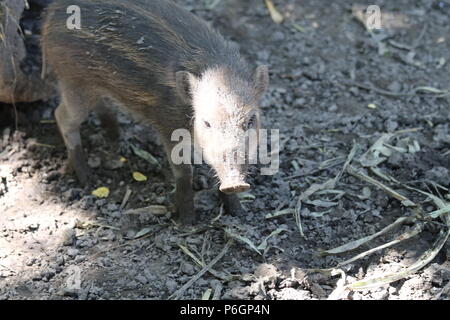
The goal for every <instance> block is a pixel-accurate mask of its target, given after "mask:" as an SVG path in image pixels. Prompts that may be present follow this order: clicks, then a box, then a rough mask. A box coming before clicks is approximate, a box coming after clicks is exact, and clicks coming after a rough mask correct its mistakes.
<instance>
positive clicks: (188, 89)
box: [175, 71, 197, 103]
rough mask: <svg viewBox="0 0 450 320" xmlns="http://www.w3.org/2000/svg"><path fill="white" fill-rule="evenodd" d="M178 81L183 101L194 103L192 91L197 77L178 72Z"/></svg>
mask: <svg viewBox="0 0 450 320" xmlns="http://www.w3.org/2000/svg"><path fill="white" fill-rule="evenodd" d="M175 78H176V81H177V91H178V94H179V96H180V98H181V99H183V101H184V102H186V103H191V102H192V91H193V90H192V89H193V86H194V84H195V82H196V79H197V78H196V77H195V76H194V75H193V74H192V73H190V72H188V71H178V72H177V73H176V74H175Z"/></svg>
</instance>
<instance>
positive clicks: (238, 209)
mask: <svg viewBox="0 0 450 320" xmlns="http://www.w3.org/2000/svg"><path fill="white" fill-rule="evenodd" d="M219 197H220V201H222V203H223V208H224V210H225V212H226V213H228V214H231V215H232V216H240V215H243V214H244V209H243V208H242V205H241V201H240V200H239V197H238V196H237V195H236V194H225V193H223V192H221V191H219Z"/></svg>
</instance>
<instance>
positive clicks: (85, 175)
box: [69, 146, 91, 186]
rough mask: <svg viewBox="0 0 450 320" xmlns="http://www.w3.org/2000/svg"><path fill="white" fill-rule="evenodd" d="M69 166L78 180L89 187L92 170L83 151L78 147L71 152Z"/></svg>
mask: <svg viewBox="0 0 450 320" xmlns="http://www.w3.org/2000/svg"><path fill="white" fill-rule="evenodd" d="M69 164H70V166H71V167H72V169H73V171H75V174H76V176H77V178H78V181H80V183H81V184H82V185H84V186H87V185H89V182H90V177H91V170H90V169H89V167H88V165H87V163H86V161H85V156H84V152H83V149H81V147H80V146H77V147H76V148H75V150H74V151H69Z"/></svg>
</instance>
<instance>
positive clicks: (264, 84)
mask: <svg viewBox="0 0 450 320" xmlns="http://www.w3.org/2000/svg"><path fill="white" fill-rule="evenodd" d="M268 87H269V67H268V66H259V67H258V68H256V72H255V89H256V94H257V95H258V97H261V96H262V95H263V94H264V92H266V90H267V88H268Z"/></svg>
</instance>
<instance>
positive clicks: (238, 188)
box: [220, 183, 250, 194]
mask: <svg viewBox="0 0 450 320" xmlns="http://www.w3.org/2000/svg"><path fill="white" fill-rule="evenodd" d="M249 189H250V185H249V184H248V183H242V184H238V185H223V184H222V185H221V186H220V191H221V192H223V193H226V194H232V193H241V192H245V191H247V190H249Z"/></svg>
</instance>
